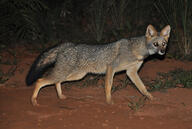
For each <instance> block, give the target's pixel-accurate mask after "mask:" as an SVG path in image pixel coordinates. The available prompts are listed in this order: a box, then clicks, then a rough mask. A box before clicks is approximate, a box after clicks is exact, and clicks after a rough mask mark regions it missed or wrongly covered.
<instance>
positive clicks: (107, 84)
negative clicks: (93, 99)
mask: <svg viewBox="0 0 192 129" xmlns="http://www.w3.org/2000/svg"><path fill="white" fill-rule="evenodd" d="M113 76H114V71H113V69H112V66H111V65H108V66H107V72H106V78H105V95H106V102H107V103H108V104H113V102H112V100H111V88H112V84H113Z"/></svg>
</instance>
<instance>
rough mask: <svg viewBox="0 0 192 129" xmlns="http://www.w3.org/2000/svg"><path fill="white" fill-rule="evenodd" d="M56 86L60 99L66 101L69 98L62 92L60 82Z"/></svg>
mask: <svg viewBox="0 0 192 129" xmlns="http://www.w3.org/2000/svg"><path fill="white" fill-rule="evenodd" d="M55 86H56V90H57V94H58V97H59V98H60V99H66V98H67V97H66V96H65V95H64V94H63V93H62V90H61V83H60V82H59V83H56V84H55Z"/></svg>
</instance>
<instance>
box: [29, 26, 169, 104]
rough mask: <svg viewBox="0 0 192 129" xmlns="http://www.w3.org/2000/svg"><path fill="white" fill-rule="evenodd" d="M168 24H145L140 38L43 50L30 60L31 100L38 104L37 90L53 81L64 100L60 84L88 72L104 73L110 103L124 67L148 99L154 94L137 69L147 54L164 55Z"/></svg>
mask: <svg viewBox="0 0 192 129" xmlns="http://www.w3.org/2000/svg"><path fill="white" fill-rule="evenodd" d="M170 31H171V27H170V26H169V25H167V26H166V27H164V28H163V29H162V30H161V32H157V31H156V29H155V28H154V27H153V26H152V25H148V27H147V29H146V33H145V35H144V36H141V37H134V38H129V39H121V40H118V41H116V42H112V43H108V44H103V45H87V44H74V43H69V42H67V43H62V44H60V45H58V46H56V47H53V48H51V49H49V50H47V51H45V52H44V53H42V54H41V55H40V56H39V57H38V58H37V59H36V60H35V62H34V63H33V65H32V67H31V69H30V71H29V73H28V75H27V78H26V83H27V84H28V85H31V84H33V83H34V82H35V89H34V92H33V95H32V97H31V102H32V104H33V105H34V106H37V105H38V103H37V96H38V93H39V90H40V89H41V88H42V87H44V86H47V85H50V84H55V86H56V90H57V93H58V97H59V98H60V99H65V98H66V96H65V95H64V94H63V93H62V90H61V83H62V82H65V81H74V80H80V79H82V78H83V77H84V76H85V75H86V74H87V73H95V74H106V77H105V93H106V101H107V103H112V99H111V87H112V82H113V76H114V74H115V73H116V72H120V71H123V70H126V73H127V76H128V77H129V78H130V79H131V81H132V82H133V83H134V84H135V85H136V87H137V88H138V90H139V91H140V92H141V93H142V94H143V95H145V96H147V97H148V98H149V99H153V96H152V95H151V94H150V93H149V92H148V91H147V89H146V87H145V86H144V84H143V82H142V81H141V79H140V78H139V76H138V74H137V72H138V70H139V68H140V67H141V65H142V63H143V61H144V59H145V58H147V57H148V56H149V55H153V54H156V53H158V54H160V55H164V54H165V51H166V47H167V42H168V39H169V36H170Z"/></svg>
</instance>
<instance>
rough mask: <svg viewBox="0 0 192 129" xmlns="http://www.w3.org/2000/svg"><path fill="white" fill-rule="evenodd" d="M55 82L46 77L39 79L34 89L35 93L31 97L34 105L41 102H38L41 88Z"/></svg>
mask: <svg viewBox="0 0 192 129" xmlns="http://www.w3.org/2000/svg"><path fill="white" fill-rule="evenodd" d="M50 84H53V82H52V81H51V80H46V79H44V78H40V79H38V80H37V82H36V84H35V89H34V91H33V95H32V97H31V102H32V104H33V106H38V105H39V104H38V103H37V96H38V93H39V90H40V89H41V88H42V87H45V86H46V85H50Z"/></svg>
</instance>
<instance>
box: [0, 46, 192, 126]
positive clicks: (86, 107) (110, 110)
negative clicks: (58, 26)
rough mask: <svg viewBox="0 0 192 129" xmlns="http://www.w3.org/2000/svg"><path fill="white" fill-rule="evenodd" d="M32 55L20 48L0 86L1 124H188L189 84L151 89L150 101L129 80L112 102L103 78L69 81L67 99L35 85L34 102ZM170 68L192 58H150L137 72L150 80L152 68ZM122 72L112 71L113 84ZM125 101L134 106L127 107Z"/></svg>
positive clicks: (186, 65)
mask: <svg viewBox="0 0 192 129" xmlns="http://www.w3.org/2000/svg"><path fill="white" fill-rule="evenodd" d="M19 50H20V49H19ZM37 55H38V54H29V53H26V52H23V51H20V52H19V54H17V62H18V63H17V65H16V66H17V67H16V71H15V74H14V75H13V76H12V77H11V78H9V80H8V81H7V82H5V83H4V84H1V86H0V128H1V129H141V128H142V129H192V101H191V98H192V89H183V88H173V89H169V90H167V91H165V92H159V91H156V92H152V94H153V96H155V97H156V98H157V100H154V101H149V100H144V99H143V97H142V95H141V94H140V93H139V92H138V91H137V90H136V89H135V88H133V87H131V86H128V87H126V88H124V89H120V90H118V91H116V92H114V93H113V94H112V97H113V100H114V102H115V103H114V104H113V105H108V104H106V103H105V94H104V89H103V88H102V86H101V85H103V81H101V84H100V83H99V84H95V85H96V86H89V87H87V88H79V87H77V86H75V84H77V83H70V84H63V87H62V90H63V92H64V94H65V95H66V96H67V97H68V98H67V99H66V100H59V99H58V98H57V94H56V90H55V87H53V86H50V87H46V88H43V89H42V90H41V91H40V94H39V97H38V102H39V104H41V106H40V107H33V106H32V105H31V103H30V97H31V95H32V92H33V89H34V87H33V86H32V87H27V86H26V85H25V81H24V80H25V76H26V74H27V71H28V69H29V67H30V65H31V64H32V62H33V60H34V59H35V57H36V56H37ZM4 56H7V55H6V54H5V55H4ZM10 59H11V58H10ZM10 67H14V66H9V65H1V69H3V70H4V71H8V69H10ZM175 68H183V69H192V62H187V61H186V62H182V61H175V60H170V59H165V60H157V61H152V60H149V61H147V62H146V63H145V64H144V65H143V67H142V68H141V71H140V73H139V74H140V76H141V78H142V79H148V80H152V79H154V78H155V77H156V76H157V72H168V71H170V70H173V69H175ZM125 76H126V75H125V73H122V74H118V75H116V76H115V79H114V85H115V83H117V81H118V79H119V78H120V79H124V78H125ZM82 81H83V80H82ZM78 83H79V84H81V82H78ZM65 85H68V86H69V85H71V88H69V87H68V88H66V87H65ZM139 100H141V101H139ZM130 104H133V105H137V104H138V106H136V107H135V108H134V106H132V107H133V109H132V108H130Z"/></svg>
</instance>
